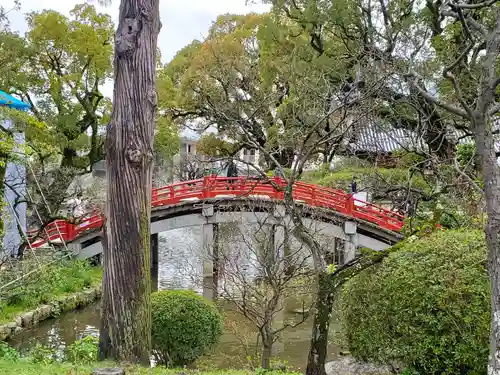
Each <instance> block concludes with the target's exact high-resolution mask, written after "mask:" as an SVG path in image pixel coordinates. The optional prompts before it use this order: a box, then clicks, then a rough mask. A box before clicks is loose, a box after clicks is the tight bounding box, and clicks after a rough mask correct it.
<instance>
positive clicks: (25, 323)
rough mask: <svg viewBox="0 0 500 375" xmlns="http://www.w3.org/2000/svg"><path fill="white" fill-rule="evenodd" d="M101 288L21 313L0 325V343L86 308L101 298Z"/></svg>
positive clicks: (90, 289) (60, 298)
mask: <svg viewBox="0 0 500 375" xmlns="http://www.w3.org/2000/svg"><path fill="white" fill-rule="evenodd" d="M101 293H102V290H101V286H100V285H99V286H96V287H93V288H89V289H85V290H82V291H80V292H76V293H72V294H68V295H66V296H61V297H58V298H56V299H55V300H53V301H51V302H50V303H48V304H45V305H40V306H38V307H37V308H36V309H34V310H31V311H28V312H23V313H22V314H19V315H18V316H16V318H15V319H14V321H12V322H10V323H5V324H0V341H7V340H8V339H10V338H11V337H13V336H14V335H15V334H16V333H18V332H21V331H23V330H25V329H29V328H33V327H36V326H37V325H38V324H39V323H41V322H43V321H45V320H47V319H51V318H57V317H58V316H59V315H61V314H62V313H65V312H69V311H73V310H76V309H78V308H82V307H86V306H89V305H91V304H92V303H94V302H95V301H97V300H98V299H99V298H100V297H101Z"/></svg>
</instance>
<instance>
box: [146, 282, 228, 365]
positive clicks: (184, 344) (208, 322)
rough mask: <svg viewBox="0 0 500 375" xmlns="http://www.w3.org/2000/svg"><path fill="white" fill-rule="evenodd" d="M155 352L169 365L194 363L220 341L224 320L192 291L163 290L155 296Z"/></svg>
mask: <svg viewBox="0 0 500 375" xmlns="http://www.w3.org/2000/svg"><path fill="white" fill-rule="evenodd" d="M151 303H152V311H153V314H152V319H153V332H152V340H153V355H154V357H155V359H156V361H157V362H159V363H161V364H164V365H168V366H183V365H187V364H190V363H192V362H193V361H195V360H196V359H197V358H199V357H200V356H202V355H203V354H204V353H206V352H207V351H208V350H210V349H211V348H212V347H213V346H214V345H215V344H217V343H218V341H219V339H220V337H221V335H222V330H223V319H222V316H221V315H220V314H219V312H218V311H217V309H216V308H215V307H214V306H213V305H212V304H211V303H209V302H208V301H206V300H205V299H204V298H203V297H201V296H199V295H197V294H196V293H194V292H192V291H177V290H175V291H161V292H156V293H153V295H152V297H151Z"/></svg>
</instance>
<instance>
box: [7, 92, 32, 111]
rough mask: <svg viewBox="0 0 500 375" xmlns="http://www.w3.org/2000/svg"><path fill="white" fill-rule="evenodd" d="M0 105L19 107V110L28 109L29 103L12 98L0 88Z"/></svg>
mask: <svg viewBox="0 0 500 375" xmlns="http://www.w3.org/2000/svg"><path fill="white" fill-rule="evenodd" d="M0 106H7V107H10V108H15V109H19V110H21V111H23V110H26V109H29V108H30V105H29V104H26V103H25V102H23V101H21V100H19V99H16V98H14V97H13V96H12V95H9V94H7V93H6V92H3V91H2V90H0Z"/></svg>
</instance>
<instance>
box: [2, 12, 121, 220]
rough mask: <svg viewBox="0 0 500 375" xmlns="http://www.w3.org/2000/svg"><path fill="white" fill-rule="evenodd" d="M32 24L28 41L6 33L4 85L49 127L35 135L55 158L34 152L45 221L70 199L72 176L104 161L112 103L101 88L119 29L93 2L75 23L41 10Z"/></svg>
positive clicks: (72, 16)
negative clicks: (115, 34) (113, 34)
mask: <svg viewBox="0 0 500 375" xmlns="http://www.w3.org/2000/svg"><path fill="white" fill-rule="evenodd" d="M27 21H28V31H27V33H26V36H25V37H24V38H23V37H21V36H19V35H17V34H16V33H13V32H9V31H8V30H7V29H5V30H3V31H2V32H0V55H1V57H0V62H1V63H0V65H1V68H0V72H1V73H2V74H0V86H1V87H4V88H5V89H6V90H8V91H10V92H11V93H14V94H17V95H19V96H20V97H21V98H23V99H24V100H25V101H26V102H28V103H30V104H31V107H32V112H33V114H34V116H35V117H36V118H37V119H38V121H40V122H45V123H46V124H47V129H45V131H44V132H38V133H37V134H34V133H33V134H31V136H36V137H37V138H39V139H40V138H41V137H42V138H44V143H45V144H50V145H52V147H51V150H50V152H47V151H48V150H47V149H46V148H45V147H43V148H36V147H33V150H34V151H35V156H36V158H35V160H36V162H37V165H38V166H39V167H40V168H39V171H42V172H43V173H39V174H38V176H37V178H38V180H39V182H40V186H41V188H42V190H43V191H42V193H43V194H44V195H45V197H46V198H47V203H48V205H45V204H40V205H38V211H39V213H40V214H41V216H42V219H43V220H46V219H48V218H49V217H50V216H51V214H50V213H56V212H57V211H58V209H59V207H60V205H61V203H62V202H63V201H64V200H65V199H66V198H67V195H66V192H67V190H68V187H69V186H70V184H71V183H72V181H73V180H74V178H75V177H76V176H77V175H80V174H85V173H88V172H90V171H91V168H92V165H93V164H94V163H95V162H97V161H99V160H101V159H102V158H103V156H104V143H103V137H102V133H103V127H104V124H105V123H106V122H107V121H108V119H109V111H110V100H109V99H106V98H105V97H104V96H103V95H102V93H101V87H102V85H103V84H104V83H105V82H106V80H108V79H109V78H110V77H111V72H112V65H111V61H112V60H111V56H112V47H111V38H112V32H113V23H112V21H111V17H109V16H108V15H105V14H102V13H98V12H97V11H96V9H95V8H94V7H93V6H91V5H89V4H81V5H77V6H76V7H75V8H74V9H73V10H72V11H71V12H70V17H66V16H64V15H62V14H60V13H58V12H55V11H53V10H43V11H40V12H33V13H30V14H28V16H27ZM27 136H28V137H30V135H29V134H27ZM40 201H42V202H43V200H40Z"/></svg>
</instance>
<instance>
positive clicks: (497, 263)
mask: <svg viewBox="0 0 500 375" xmlns="http://www.w3.org/2000/svg"><path fill="white" fill-rule="evenodd" d="M474 122H475V129H474V132H475V136H476V145H477V153H478V155H479V157H480V159H481V164H482V167H483V178H484V186H485V189H484V190H485V197H486V211H487V213H488V221H487V224H486V228H485V233H486V243H487V246H488V260H489V271H490V277H491V308H492V320H491V340H490V363H489V369H488V375H500V239H499V236H500V185H499V184H500V169H499V167H498V164H497V158H496V155H495V148H494V143H493V142H494V140H493V135H492V134H491V130H490V129H489V126H488V124H487V119H486V118H485V116H481V115H479V116H476V118H475V121H474Z"/></svg>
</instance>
